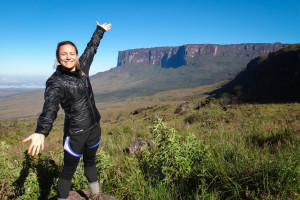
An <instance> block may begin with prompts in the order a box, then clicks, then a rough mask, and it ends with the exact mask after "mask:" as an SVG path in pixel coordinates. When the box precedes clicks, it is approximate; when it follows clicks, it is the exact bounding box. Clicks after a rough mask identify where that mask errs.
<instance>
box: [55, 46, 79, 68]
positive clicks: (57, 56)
mask: <svg viewBox="0 0 300 200" xmlns="http://www.w3.org/2000/svg"><path fill="white" fill-rule="evenodd" d="M67 44H69V45H71V46H73V47H74V48H75V50H76V54H77V55H78V50H77V47H76V45H75V44H74V43H73V42H71V41H62V42H59V43H58V44H57V47H56V60H57V62H59V64H61V63H60V60H59V49H60V47H61V46H63V45H67ZM76 69H78V70H80V66H79V62H78V61H77V63H76Z"/></svg>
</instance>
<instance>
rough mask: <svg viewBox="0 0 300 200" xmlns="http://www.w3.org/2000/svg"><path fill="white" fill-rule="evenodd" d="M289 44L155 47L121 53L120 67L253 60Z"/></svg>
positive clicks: (169, 65) (175, 65) (178, 65)
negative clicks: (217, 58)
mask: <svg viewBox="0 0 300 200" xmlns="http://www.w3.org/2000/svg"><path fill="white" fill-rule="evenodd" d="M288 45H289V44H282V43H274V44H271V43H244V44H228V45H220V44H187V45H183V46H178V47H155V48H147V49H132V50H126V51H120V52H119V56H118V65H117V66H123V65H132V64H147V65H149V64H150V65H156V66H161V67H164V68H168V67H172V68H177V67H180V66H182V65H186V64H188V62H189V61H190V60H191V59H195V58H197V57H201V56H209V57H214V56H221V57H222V56H224V57H225V56H229V57H233V58H237V57H249V58H253V57H256V56H259V55H263V54H268V53H269V52H272V51H276V50H279V49H280V48H282V47H286V46H288Z"/></svg>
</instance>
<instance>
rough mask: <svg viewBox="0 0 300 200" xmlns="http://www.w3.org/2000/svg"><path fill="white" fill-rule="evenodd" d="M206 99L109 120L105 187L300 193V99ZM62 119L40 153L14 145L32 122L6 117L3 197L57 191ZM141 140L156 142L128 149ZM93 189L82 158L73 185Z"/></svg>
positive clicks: (160, 195) (133, 192)
mask: <svg viewBox="0 0 300 200" xmlns="http://www.w3.org/2000/svg"><path fill="white" fill-rule="evenodd" d="M207 103H208V104H207V106H205V107H204V108H200V109H199V110H190V111H188V112H187V113H185V114H184V115H175V114H174V111H175V106H171V105H169V106H154V107H153V108H152V109H148V110H145V111H143V112H142V113H139V114H137V115H131V114H130V113H122V115H116V116H117V117H116V118H110V119H106V120H103V121H104V123H102V137H103V140H102V142H101V145H100V148H99V150H98V152H97V159H96V164H97V168H98V172H99V180H100V185H101V189H102V190H103V191H104V192H105V193H107V194H110V195H112V196H114V197H116V198H117V199H153V200H154V199H282V200H283V199H297V198H299V194H300V156H299V155H300V146H299V144H300V113H299V110H300V105H299V104H260V105H259V104H241V105H231V106H227V107H226V109H224V108H223V107H224V105H223V106H220V105H219V104H218V103H217V102H216V101H212V100H210V101H209V102H207ZM62 120H63V119H62V118H59V119H58V121H57V122H56V124H57V126H56V128H54V133H52V134H50V136H49V138H47V140H46V144H47V145H48V149H49V148H52V149H51V151H49V150H45V151H44V152H42V154H41V155H40V156H39V157H35V158H32V157H30V156H28V155H26V154H23V152H24V151H25V149H26V148H27V147H26V146H24V145H19V144H18V143H15V145H12V144H13V141H16V140H20V139H21V138H23V137H24V136H25V135H28V134H29V131H30V130H31V128H32V126H33V124H34V122H33V120H30V119H28V120H26V119H25V120H15V121H3V122H1V126H0V129H1V131H6V132H5V135H10V136H9V137H7V138H6V137H4V136H3V135H2V136H0V137H1V139H2V142H1V145H0V180H1V182H0V199H43V198H46V197H51V196H54V195H55V194H56V181H57V177H58V175H59V171H60V170H61V168H62V150H58V149H61V144H60V143H61V141H60V140H61V135H60V133H59V132H61V131H62V130H61V129H62ZM14 127H17V128H14ZM137 139H146V140H148V141H149V142H150V143H151V146H150V148H148V149H146V150H144V151H143V152H141V153H139V154H137V155H128V154H127V153H126V151H125V148H126V147H128V145H129V144H130V142H132V141H135V140H137ZM58 144H59V145H58ZM12 152H14V154H15V155H12V154H11V153H12ZM87 187H88V183H87V180H86V178H85V177H84V171H83V163H82V162H80V164H79V166H78V169H77V171H76V174H75V175H74V177H73V185H72V189H73V190H77V189H83V188H87Z"/></svg>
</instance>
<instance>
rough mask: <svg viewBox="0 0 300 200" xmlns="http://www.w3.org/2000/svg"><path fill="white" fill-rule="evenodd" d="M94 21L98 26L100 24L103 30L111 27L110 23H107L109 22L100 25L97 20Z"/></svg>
mask: <svg viewBox="0 0 300 200" xmlns="http://www.w3.org/2000/svg"><path fill="white" fill-rule="evenodd" d="M96 23H97V25H98V26H101V27H102V28H103V29H104V30H105V31H108V30H109V29H111V23H109V24H107V23H104V24H102V25H100V24H99V22H98V21H96Z"/></svg>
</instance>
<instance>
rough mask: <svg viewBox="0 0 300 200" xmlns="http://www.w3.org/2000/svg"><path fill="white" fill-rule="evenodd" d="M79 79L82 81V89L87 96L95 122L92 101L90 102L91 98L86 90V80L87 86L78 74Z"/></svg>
mask: <svg viewBox="0 0 300 200" xmlns="http://www.w3.org/2000/svg"><path fill="white" fill-rule="evenodd" d="M79 79H80V80H81V81H82V83H83V90H84V91H85V93H86V95H87V98H88V102H89V105H90V107H91V109H92V113H93V116H94V122H96V116H95V112H94V109H93V106H92V103H91V99H90V95H89V91H88V89H89V88H88V82H87V87H86V84H85V81H84V80H83V79H82V78H81V76H80V75H79Z"/></svg>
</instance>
